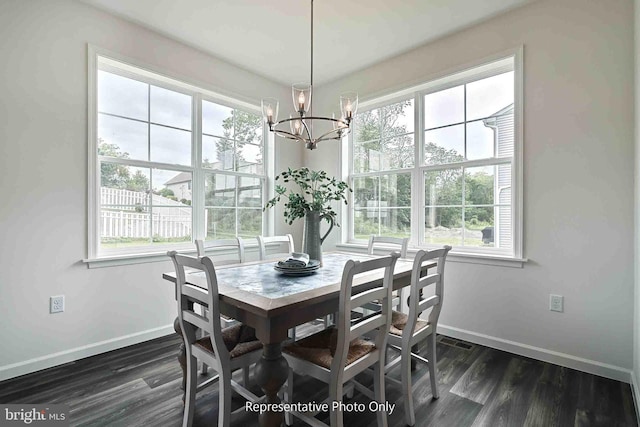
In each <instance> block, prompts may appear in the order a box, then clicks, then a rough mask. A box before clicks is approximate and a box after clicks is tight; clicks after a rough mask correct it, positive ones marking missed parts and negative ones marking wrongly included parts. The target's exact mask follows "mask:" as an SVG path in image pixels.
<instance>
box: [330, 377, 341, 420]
mask: <svg viewBox="0 0 640 427" xmlns="http://www.w3.org/2000/svg"><path fill="white" fill-rule="evenodd" d="M342 387H343V385H342V384H332V385H330V386H329V402H342V394H343V390H342ZM330 404H331V403H330ZM329 420H330V421H331V423H330V425H331V427H344V417H343V415H342V408H341V407H340V406H338V408H337V409H336V410H335V411H334V410H329Z"/></svg>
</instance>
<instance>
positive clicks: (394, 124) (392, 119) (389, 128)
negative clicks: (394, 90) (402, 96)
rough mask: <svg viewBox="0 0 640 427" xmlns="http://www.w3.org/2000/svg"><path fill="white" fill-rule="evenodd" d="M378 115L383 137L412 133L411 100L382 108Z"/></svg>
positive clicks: (413, 119)
mask: <svg viewBox="0 0 640 427" xmlns="http://www.w3.org/2000/svg"><path fill="white" fill-rule="evenodd" d="M380 115H381V117H380V123H381V126H382V136H383V137H385V138H386V137H389V136H394V135H401V134H405V133H413V122H414V121H415V117H414V115H413V99H409V100H406V101H402V102H397V103H395V104H391V105H387V106H385V107H382V108H381V109H380Z"/></svg>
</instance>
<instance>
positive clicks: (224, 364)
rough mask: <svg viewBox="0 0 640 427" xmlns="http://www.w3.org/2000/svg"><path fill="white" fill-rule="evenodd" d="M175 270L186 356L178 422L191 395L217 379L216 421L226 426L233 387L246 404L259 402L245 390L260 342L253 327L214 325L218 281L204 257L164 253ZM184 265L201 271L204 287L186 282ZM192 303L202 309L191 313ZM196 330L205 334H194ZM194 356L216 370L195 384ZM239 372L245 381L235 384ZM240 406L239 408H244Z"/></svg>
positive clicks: (187, 419)
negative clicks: (235, 374) (181, 406)
mask: <svg viewBox="0 0 640 427" xmlns="http://www.w3.org/2000/svg"><path fill="white" fill-rule="evenodd" d="M167 255H169V256H170V257H171V260H172V261H173V264H174V266H175V269H176V290H177V300H178V321H179V322H180V328H181V329H182V337H183V339H184V344H185V348H186V355H187V372H186V376H187V378H186V380H187V381H186V387H185V407H184V416H183V421H182V425H183V427H184V426H191V425H192V423H193V415H194V410H195V398H196V393H197V392H198V391H200V390H201V389H203V388H204V387H206V386H208V385H210V384H213V383H214V382H216V381H217V382H219V387H220V389H219V392H218V395H219V398H218V425H219V426H225V427H227V426H229V422H230V418H231V416H232V415H234V414H236V413H237V412H238V411H235V412H233V413H232V412H231V392H232V390H233V391H236V392H237V393H238V394H240V395H241V396H243V397H244V398H245V399H247V400H250V401H252V402H257V401H260V400H261V399H260V398H258V396H256V395H255V394H253V393H252V392H250V391H249V390H247V388H246V387H247V386H248V384H247V382H246V381H247V379H248V375H247V374H246V372H247V371H248V369H249V367H250V366H251V365H252V364H254V363H256V362H257V361H258V360H259V359H260V357H261V355H262V344H261V343H260V341H258V340H257V338H256V337H255V331H254V330H253V328H250V327H247V326H245V325H243V324H241V323H238V324H236V325H234V326H231V327H229V328H225V329H222V327H221V326H220V321H219V318H220V310H219V300H218V298H219V296H218V283H217V280H216V273H215V268H214V266H213V262H211V259H210V258H208V257H201V258H196V257H191V256H186V255H179V254H177V253H176V252H175V251H172V252H169V253H168V254H167ZM185 267H189V268H191V269H194V270H200V271H203V272H204V273H205V276H206V279H207V289H206V290H205V289H202V288H200V287H197V286H193V285H190V284H188V283H186V279H185ZM194 304H198V305H200V306H202V307H206V310H204V312H202V313H201V312H196V311H194V308H193V307H194ZM198 330H202V331H205V332H206V335H205V336H204V337H202V338H199V337H198ZM198 360H201V361H202V362H204V363H206V364H207V365H208V366H211V367H212V368H213V369H215V370H216V371H217V373H218V375H216V376H215V377H213V378H211V379H209V380H207V381H205V382H203V383H202V384H200V385H197V372H198ZM240 368H242V369H244V370H245V376H244V377H245V383H244V384H243V385H244V386H243V385H240V384H238V383H237V382H235V381H234V380H233V379H232V378H231V374H232V372H233V371H235V370H237V369H240ZM240 409H244V406H243V407H242V408H240Z"/></svg>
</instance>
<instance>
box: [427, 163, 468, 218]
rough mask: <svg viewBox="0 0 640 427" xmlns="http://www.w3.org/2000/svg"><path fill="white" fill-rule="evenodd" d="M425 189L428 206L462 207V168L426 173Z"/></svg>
mask: <svg viewBox="0 0 640 427" xmlns="http://www.w3.org/2000/svg"><path fill="white" fill-rule="evenodd" d="M424 188H425V204H426V205H427V206H443V205H445V206H447V205H449V206H450V205H454V206H461V205H462V168H456V169H444V170H439V171H430V172H425V174H424ZM461 215H462V214H461ZM461 218H462V216H461Z"/></svg>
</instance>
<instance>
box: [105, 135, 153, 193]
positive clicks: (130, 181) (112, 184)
mask: <svg viewBox="0 0 640 427" xmlns="http://www.w3.org/2000/svg"><path fill="white" fill-rule="evenodd" d="M98 155H99V156H106V157H115V158H119V159H128V158H129V153H127V152H126V151H121V150H120V147H119V146H118V145H117V144H110V143H108V142H105V141H104V140H103V139H102V138H98ZM100 185H101V186H102V187H107V188H117V189H126V190H130V191H148V190H149V178H147V176H146V175H144V174H143V173H142V171H140V170H137V171H136V173H135V174H134V175H133V176H131V171H130V170H129V166H126V165H120V164H117V163H111V162H101V163H100Z"/></svg>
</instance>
